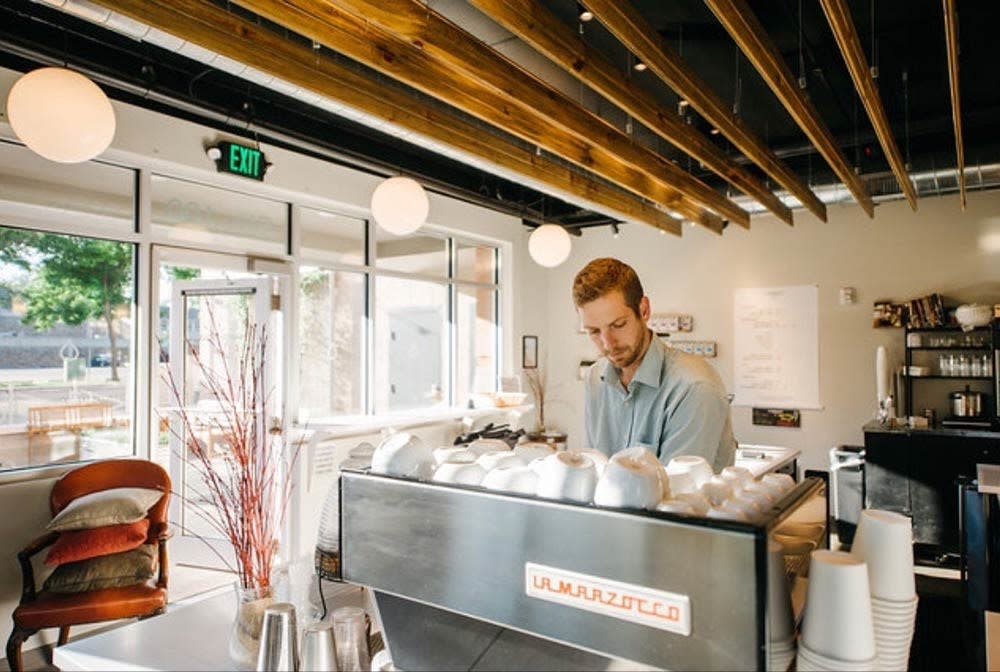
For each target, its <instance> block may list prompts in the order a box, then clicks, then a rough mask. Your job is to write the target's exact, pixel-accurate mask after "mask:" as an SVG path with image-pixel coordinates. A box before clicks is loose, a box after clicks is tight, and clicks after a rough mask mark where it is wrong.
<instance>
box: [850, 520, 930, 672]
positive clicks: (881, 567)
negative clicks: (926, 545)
mask: <svg viewBox="0 0 1000 672" xmlns="http://www.w3.org/2000/svg"><path fill="white" fill-rule="evenodd" d="M851 554H852V555H854V557H856V558H858V559H859V560H863V561H864V562H865V563H866V564H867V565H868V577H869V581H870V584H871V593H872V618H873V622H874V628H875V644H876V647H877V649H878V662H879V665H878V667H879V669H883V670H905V669H907V666H908V664H909V660H910V644H911V642H912V641H913V630H914V626H915V625H916V620H917V594H916V590H915V584H914V578H913V529H912V525H911V523H910V519H909V518H907V517H906V516H903V515H900V514H898V513H892V512H891V511H878V510H874V509H867V510H865V511H862V512H861V519H860V520H859V522H858V531H857V533H856V534H855V535H854V546H853V547H852V548H851Z"/></svg>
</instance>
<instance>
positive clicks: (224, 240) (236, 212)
mask: <svg viewBox="0 0 1000 672" xmlns="http://www.w3.org/2000/svg"><path fill="white" fill-rule="evenodd" d="M151 182H152V187H151V192H152V213H153V214H152V216H153V226H152V230H153V234H154V235H155V236H156V237H157V238H158V239H159V240H162V241H165V242H169V243H173V244H177V245H183V246H185V247H201V248H203V249H212V250H229V251H232V252H247V253H258V254H272V255H285V254H288V204H287V203H282V202H279V201H272V200H270V199H266V198H260V197H258V196H249V195H247V194H241V193H238V192H235V191H229V190H227V189H219V188H217V187H209V186H206V185H203V184H196V183H194V182H187V181H185V180H178V179H174V178H172V177H164V176H162V175H153V176H152V177H151Z"/></svg>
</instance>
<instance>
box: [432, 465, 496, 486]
mask: <svg viewBox="0 0 1000 672" xmlns="http://www.w3.org/2000/svg"><path fill="white" fill-rule="evenodd" d="M485 476H486V470H485V469H483V468H482V467H481V466H479V465H478V464H476V463H475V462H468V461H466V460H449V461H447V462H442V463H441V464H439V465H438V467H437V469H435V470H434V480H435V481H437V482H439V483H455V484H457V485H481V484H482V482H483V478H484V477H485Z"/></svg>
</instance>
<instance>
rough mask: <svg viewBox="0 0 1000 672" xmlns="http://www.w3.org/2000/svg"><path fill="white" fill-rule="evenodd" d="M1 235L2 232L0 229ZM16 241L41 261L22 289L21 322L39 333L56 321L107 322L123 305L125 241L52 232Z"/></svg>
mask: <svg viewBox="0 0 1000 672" xmlns="http://www.w3.org/2000/svg"><path fill="white" fill-rule="evenodd" d="M0 232H6V230H0ZM34 235H35V236H36V237H35V239H34V240H30V241H26V242H24V243H22V244H23V245H24V246H25V247H30V248H33V249H34V250H35V251H36V252H37V253H38V255H40V257H41V263H40V264H39V268H38V269H37V270H36V272H35V274H34V277H33V278H32V279H31V282H29V283H28V286H27V287H26V288H25V290H24V298H25V300H26V303H27V305H28V309H27V312H26V313H25V315H24V319H23V321H24V322H25V323H27V324H32V325H34V326H36V327H38V328H40V329H48V328H50V327H52V325H54V324H56V323H58V322H62V323H64V324H70V325H76V324H81V323H82V322H84V321H86V320H89V319H100V318H103V319H108V318H109V317H110V316H111V314H112V312H113V311H114V309H115V308H117V307H118V306H121V305H123V304H125V303H127V302H128V300H129V289H130V287H131V280H132V249H131V245H129V244H128V243H116V242H112V241H108V240H96V239H93V238H78V237H74V236H60V235H55V234H34Z"/></svg>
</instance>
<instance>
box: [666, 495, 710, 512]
mask: <svg viewBox="0 0 1000 672" xmlns="http://www.w3.org/2000/svg"><path fill="white" fill-rule="evenodd" d="M671 501H678V502H684V503H685V504H687V505H688V506H690V507H691V508H692V509H694V513H695V515H696V516H702V517H704V516H707V515H708V511H709V509H711V508H712V503H711V502H710V501H708V497H706V496H705V495H703V494H702V493H701V492H700V491H697V490H696V491H695V492H682V493H680V494H679V495H673V499H672V500H671Z"/></svg>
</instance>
